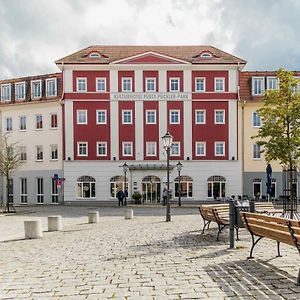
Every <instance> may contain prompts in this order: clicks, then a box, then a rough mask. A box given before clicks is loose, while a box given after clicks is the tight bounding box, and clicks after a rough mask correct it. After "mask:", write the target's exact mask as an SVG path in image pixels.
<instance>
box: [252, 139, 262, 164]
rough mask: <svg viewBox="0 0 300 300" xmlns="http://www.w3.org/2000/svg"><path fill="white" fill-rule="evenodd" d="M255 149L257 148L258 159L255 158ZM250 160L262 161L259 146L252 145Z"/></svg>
mask: <svg viewBox="0 0 300 300" xmlns="http://www.w3.org/2000/svg"><path fill="white" fill-rule="evenodd" d="M255 147H259V157H255V153H256V151H255ZM252 158H253V160H262V157H261V153H260V146H259V145H257V143H254V144H253V145H252Z"/></svg>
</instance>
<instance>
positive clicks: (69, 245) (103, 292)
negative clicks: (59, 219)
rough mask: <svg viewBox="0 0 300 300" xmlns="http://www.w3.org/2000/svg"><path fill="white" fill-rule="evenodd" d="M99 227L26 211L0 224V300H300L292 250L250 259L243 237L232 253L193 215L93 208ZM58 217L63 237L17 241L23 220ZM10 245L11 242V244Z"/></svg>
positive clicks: (75, 211)
mask: <svg viewBox="0 0 300 300" xmlns="http://www.w3.org/2000/svg"><path fill="white" fill-rule="evenodd" d="M97 210H99V212H100V216H101V217H100V222H99V223H98V224H87V211H88V209H87V208H74V207H73V208H70V207H69V208H68V207H57V208H49V207H44V208H39V209H36V208H31V211H32V212H30V209H29V208H28V211H27V212H26V213H18V214H17V215H15V216H2V217H0V238H1V239H0V240H1V242H0V299H130V300H131V299H141V300H143V299H232V300H233V299H300V287H297V286H295V284H294V282H295V280H296V276H297V272H298V268H299V255H298V253H297V250H296V248H293V247H289V246H286V245H282V246H281V251H282V255H283V256H282V257H280V258H276V257H275V256H276V252H277V251H276V250H277V248H276V242H274V241H270V240H267V239H266V240H262V241H260V242H259V243H258V245H257V247H256V248H255V250H254V256H255V259H253V260H247V259H246V257H247V256H248V255H249V249H250V245H251V238H250V235H249V234H248V233H247V232H246V230H240V238H241V240H240V241H239V242H236V248H235V249H234V250H229V249H228V231H226V230H225V231H224V233H223V234H222V235H221V240H220V241H219V242H216V240H215V237H216V233H217V231H216V226H212V228H211V229H209V230H208V231H207V232H206V233H205V234H204V235H201V234H200V228H201V227H202V220H201V218H200V216H199V214H198V212H197V209H196V208H182V209H181V210H180V209H172V222H168V223H166V222H165V217H164V213H165V210H164V209H162V208H134V212H135V215H136V216H135V218H134V219H133V220H125V219H124V217H123V213H124V212H123V209H122V208H97ZM58 212H59V213H60V214H61V215H62V216H63V220H64V230H63V231H62V232H44V236H43V238H42V239H35V240H24V239H22V237H23V233H22V223H23V220H24V219H34V218H41V219H42V221H43V227H44V229H45V230H46V216H47V215H51V214H54V213H55V214H57V213H58ZM13 239H15V240H13Z"/></svg>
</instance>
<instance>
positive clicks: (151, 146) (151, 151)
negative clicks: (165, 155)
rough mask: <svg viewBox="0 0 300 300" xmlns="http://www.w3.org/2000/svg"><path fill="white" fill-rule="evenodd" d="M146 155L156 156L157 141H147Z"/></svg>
mask: <svg viewBox="0 0 300 300" xmlns="http://www.w3.org/2000/svg"><path fill="white" fill-rule="evenodd" d="M146 153H147V154H146V155H147V156H156V142H146Z"/></svg>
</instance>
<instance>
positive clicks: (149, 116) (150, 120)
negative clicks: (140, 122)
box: [146, 110, 156, 124]
mask: <svg viewBox="0 0 300 300" xmlns="http://www.w3.org/2000/svg"><path fill="white" fill-rule="evenodd" d="M146 124H156V110H146Z"/></svg>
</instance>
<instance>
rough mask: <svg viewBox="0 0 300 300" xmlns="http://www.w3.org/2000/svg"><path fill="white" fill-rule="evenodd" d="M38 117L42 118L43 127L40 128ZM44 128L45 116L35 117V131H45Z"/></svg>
mask: <svg viewBox="0 0 300 300" xmlns="http://www.w3.org/2000/svg"><path fill="white" fill-rule="evenodd" d="M38 117H42V127H41V128H38ZM43 128H44V120H43V115H35V130H43Z"/></svg>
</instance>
